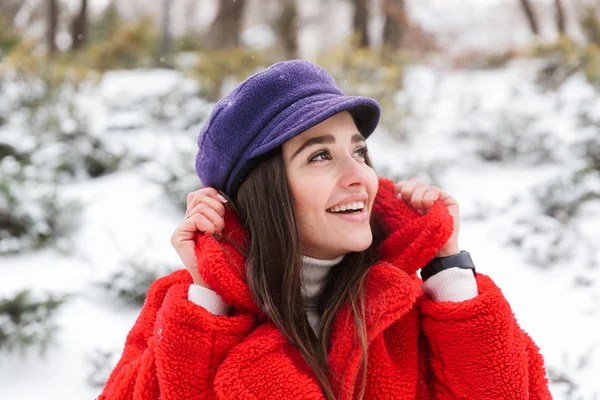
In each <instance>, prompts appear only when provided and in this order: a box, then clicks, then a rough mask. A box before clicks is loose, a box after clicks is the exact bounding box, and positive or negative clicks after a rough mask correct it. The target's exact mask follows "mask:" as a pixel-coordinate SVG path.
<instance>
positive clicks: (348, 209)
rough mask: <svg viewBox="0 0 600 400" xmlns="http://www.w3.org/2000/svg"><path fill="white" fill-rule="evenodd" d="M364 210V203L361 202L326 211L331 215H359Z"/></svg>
mask: <svg viewBox="0 0 600 400" xmlns="http://www.w3.org/2000/svg"><path fill="white" fill-rule="evenodd" d="M364 209H365V203H364V202H363V201H357V202H355V203H350V204H343V205H341V206H336V207H331V208H329V209H327V210H326V211H327V212H328V213H331V214H360V213H362V212H363V210H364Z"/></svg>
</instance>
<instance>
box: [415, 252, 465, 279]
mask: <svg viewBox="0 0 600 400" xmlns="http://www.w3.org/2000/svg"><path fill="white" fill-rule="evenodd" d="M449 268H461V269H470V270H472V271H473V276H476V272H475V264H473V260H472V259H471V255H470V254H469V252H468V251H466V250H462V251H461V252H460V253H458V254H453V255H451V256H446V257H436V258H434V259H433V260H431V261H429V262H428V263H427V264H426V265H425V267H423V268H422V269H421V279H422V280H423V282H425V281H426V280H427V279H429V278H431V277H432V276H433V275H435V274H437V273H438V272H442V271H444V270H446V269H449Z"/></svg>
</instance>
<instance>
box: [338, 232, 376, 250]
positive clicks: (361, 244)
mask: <svg viewBox="0 0 600 400" xmlns="http://www.w3.org/2000/svg"><path fill="white" fill-rule="evenodd" d="M371 243H373V235H371V233H370V232H369V235H368V237H367V236H365V237H364V238H356V237H355V238H353V240H348V241H347V242H346V243H345V246H344V247H346V252H347V253H350V252H354V253H358V252H361V251H365V250H366V249H368V248H369V246H370V245H371Z"/></svg>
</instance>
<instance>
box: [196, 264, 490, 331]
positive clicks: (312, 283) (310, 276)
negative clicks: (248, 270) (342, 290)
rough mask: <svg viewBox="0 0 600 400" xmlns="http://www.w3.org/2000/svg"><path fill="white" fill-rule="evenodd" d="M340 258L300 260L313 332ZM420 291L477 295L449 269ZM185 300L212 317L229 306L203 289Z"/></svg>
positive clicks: (465, 278) (467, 277) (466, 274)
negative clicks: (331, 273) (327, 284)
mask: <svg viewBox="0 0 600 400" xmlns="http://www.w3.org/2000/svg"><path fill="white" fill-rule="evenodd" d="M343 258H344V256H343V255H342V256H340V257H338V258H335V259H333V260H320V259H317V258H312V257H308V256H302V275H301V279H302V296H303V298H304V303H305V304H306V316H307V317H308V322H309V323H310V326H311V327H312V328H313V330H314V331H315V332H318V331H319V330H318V329H317V328H318V326H319V315H318V313H317V311H316V305H317V295H318V293H319V292H320V290H321V288H322V287H323V284H324V283H325V277H326V276H327V274H328V273H329V271H330V270H331V268H332V267H333V266H334V265H336V264H338V263H339V262H340V261H342V259H343ZM423 291H424V292H425V293H426V294H427V295H429V296H430V297H431V298H432V299H433V300H435V301H453V302H460V301H464V300H469V299H472V298H474V297H476V296H477V295H478V294H479V293H478V290H477V282H476V281H475V277H474V276H473V273H472V272H471V270H466V269H461V268H450V269H447V270H444V271H442V272H439V273H437V274H435V275H433V276H432V277H430V278H429V279H428V280H427V282H425V283H424V284H423ZM188 299H189V300H190V301H191V302H193V303H195V304H197V305H199V306H202V307H204V308H205V309H206V310H208V311H209V312H211V313H212V314H214V315H228V314H229V305H228V304H227V303H225V302H223V300H222V299H221V296H219V295H218V294H217V293H215V292H214V291H213V290H211V289H208V288H206V287H204V286H199V285H194V284H192V285H190V288H189V291H188Z"/></svg>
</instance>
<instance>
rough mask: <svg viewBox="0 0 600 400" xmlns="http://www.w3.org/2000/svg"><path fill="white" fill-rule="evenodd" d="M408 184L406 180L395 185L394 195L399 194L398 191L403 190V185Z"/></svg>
mask: <svg viewBox="0 0 600 400" xmlns="http://www.w3.org/2000/svg"><path fill="white" fill-rule="evenodd" d="M405 184H406V181H400V182H398V183H396V185H394V196H398V193H400V192H401V191H402V186H404V185H405Z"/></svg>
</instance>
